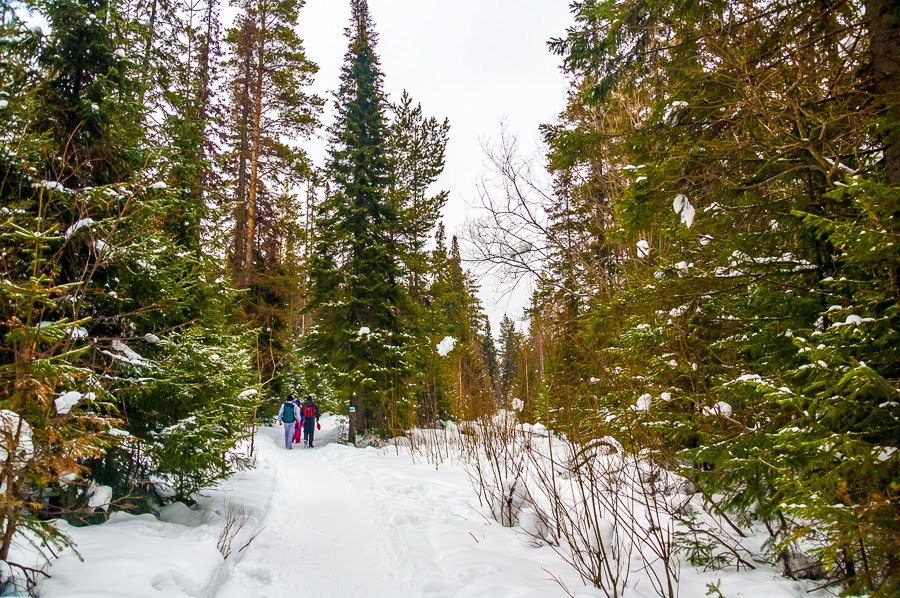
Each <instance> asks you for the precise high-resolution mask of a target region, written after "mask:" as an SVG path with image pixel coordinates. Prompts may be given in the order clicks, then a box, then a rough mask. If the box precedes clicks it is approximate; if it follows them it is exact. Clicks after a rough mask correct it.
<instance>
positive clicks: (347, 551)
mask: <svg viewBox="0 0 900 598" xmlns="http://www.w3.org/2000/svg"><path fill="white" fill-rule="evenodd" d="M337 422H338V420H337V418H334V417H332V416H323V418H322V427H323V429H322V431H321V432H320V433H319V434H318V435H317V436H318V438H317V441H316V446H317V448H316V449H303V448H301V447H295V448H294V450H291V451H287V450H285V449H284V446H283V438H284V433H283V429H282V428H279V427H277V426H276V427H271V426H263V427H261V428H259V430H258V433H257V436H256V453H255V454H256V466H255V467H254V468H252V469H248V470H245V471H241V472H238V473H237V474H235V475H234V476H232V477H231V478H229V479H227V480H224V481H223V482H222V483H221V484H219V485H217V486H215V487H212V488H208V489H206V490H205V491H204V492H202V493H199V494H196V495H194V498H195V503H194V504H192V505H191V506H190V507H189V506H187V505H185V504H182V503H172V504H170V505H168V506H166V507H164V508H163V509H161V510H160V512H159V515H158V518H157V517H154V515H152V514H143V515H129V514H127V513H113V514H112V515H110V518H109V521H108V522H107V523H105V524H103V525H96V526H89V527H83V528H76V527H72V526H70V525H68V524H65V523H63V522H61V523H59V526H60V528H61V529H62V530H63V531H65V532H66V533H68V534H70V535H71V536H72V538H73V539H74V540H75V541H76V542H77V544H78V549H79V551H80V553H81V555H82V556H83V560H82V559H81V558H79V557H78V555H76V554H75V553H74V552H73V551H65V552H64V553H63V554H62V555H61V557H60V559H59V560H57V561H55V562H54V563H53V567H52V570H51V573H52V577H51V578H50V579H47V580H45V582H44V583H43V584H42V586H41V589H40V595H41V596H42V597H50V598H99V597H109V598H113V597H115V598H121V597H126V596H127V597H128V598H289V597H291V598H293V597H295V596H303V597H306V596H310V597H316V598H320V597H321V598H345V597H346V598H349V597H357V596H365V597H366V598H395V597H396V598H485V597H489V598H538V597H539V598H552V597H557V596H559V597H560V598H564V597H566V598H567V597H569V596H577V597H578V598H599V597H601V596H603V595H604V593H603V591H602V590H598V589H596V588H592V587H586V586H585V585H584V583H583V581H582V580H581V578H580V577H579V576H578V574H577V572H575V571H574V569H572V568H571V567H570V566H569V565H568V564H567V563H566V562H565V561H564V559H563V557H561V556H560V555H559V554H557V553H556V551H555V550H554V549H553V548H551V547H549V546H546V545H541V546H535V545H534V544H533V543H532V542H531V541H530V538H528V537H527V536H525V535H524V533H523V532H522V530H521V528H504V527H502V526H500V525H498V524H497V523H496V521H493V519H492V518H491V511H490V509H489V508H488V507H487V506H486V505H481V504H479V501H478V498H477V496H476V494H475V493H474V492H473V488H472V485H471V481H470V479H469V475H468V473H467V471H466V467H465V465H464V464H463V463H461V462H460V461H459V460H458V459H457V458H455V457H453V458H450V457H448V459H447V460H446V461H444V462H442V463H441V464H440V465H438V466H435V465H434V464H429V463H427V462H425V460H424V459H423V458H421V456H419V457H417V458H411V457H412V456H413V455H412V454H411V453H410V451H409V450H408V449H407V448H396V447H387V448H384V449H375V448H367V449H357V448H353V447H350V446H345V445H341V444H339V443H336V442H334V440H335V439H337V437H338V430H337V429H335V426H336V425H337ZM235 512H243V513H244V514H245V515H246V516H247V524H246V525H245V526H244V527H243V528H242V529H241V530H240V532H239V533H238V534H237V536H236V537H235V538H234V540H233V541H232V542H231V544H230V546H231V551H230V556H228V557H227V558H226V557H225V556H223V555H224V554H228V553H229V551H228V550H224V549H223V550H222V551H221V552H220V546H219V545H220V543H221V537H222V536H221V533H222V530H223V528H225V523H226V521H227V520H228V517H229V514H230V513H231V514H233V513H235ZM253 534H257V535H256V537H255V538H254V539H253V541H252V542H251V543H250V544H249V545H247V547H246V548H245V549H243V550H241V547H242V546H244V545H245V544H247V541H248V539H250V538H251V537H253ZM682 574H684V578H683V579H682V581H681V588H680V589H681V592H680V595H681V596H684V597H690V598H693V597H694V596H703V595H705V594H707V584H708V583H713V584H719V583H720V584H721V587H720V589H721V591H722V593H723V594H724V595H726V596H729V597H732V598H798V597H800V596H819V597H820V598H824V597H825V596H826V593H825V592H824V590H823V591H821V592H818V593H814V594H812V595H811V594H809V592H808V590H809V589H810V587H809V586H808V585H804V584H801V583H800V582H795V581H791V580H785V579H783V578H780V577H779V575H778V572H777V571H775V570H774V569H771V568H770V569H767V568H765V567H760V568H759V569H757V570H754V571H742V572H735V571H700V570H694V569H692V568H690V569H689V568H688V567H687V565H685V566H684V568H683V569H682ZM633 575H634V578H635V579H636V580H637V581H635V582H634V584H633V585H632V587H631V588H630V589H629V591H628V594H627V595H628V597H629V598H655V596H656V593H655V592H654V591H653V587H652V586H651V584H650V583H649V581H647V579H646V578H639V576H640V571H637V570H636V571H634V572H633ZM639 582H640V584H639V585H638V583H639Z"/></svg>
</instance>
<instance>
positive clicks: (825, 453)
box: [517, 0, 900, 596]
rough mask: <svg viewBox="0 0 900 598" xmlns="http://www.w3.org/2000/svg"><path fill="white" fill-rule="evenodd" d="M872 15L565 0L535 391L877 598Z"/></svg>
mask: <svg viewBox="0 0 900 598" xmlns="http://www.w3.org/2000/svg"><path fill="white" fill-rule="evenodd" d="M869 8H871V7H867V9H866V14H868V13H869V12H870V11H869ZM876 8H877V7H876ZM873 10H874V12H872V13H871V14H869V17H868V18H869V19H870V20H869V21H866V20H864V19H863V18H862V15H863V14H864V11H863V6H862V5H861V4H860V3H858V2H837V3H830V4H828V5H827V6H825V5H822V4H821V3H817V2H792V3H785V2H776V3H774V4H773V3H770V2H744V3H721V2H713V3H683V2H630V1H626V2H613V1H611V0H609V1H607V0H585V1H580V2H575V3H573V5H572V11H573V15H574V19H575V25H574V26H573V27H572V28H570V29H569V30H568V32H567V35H566V36H565V37H564V38H563V39H559V40H555V41H553V42H551V44H550V47H551V49H552V50H553V51H554V52H556V53H557V54H559V55H560V56H561V57H562V59H563V64H564V68H565V69H566V70H567V72H569V73H570V75H571V76H572V80H573V89H572V92H573V93H572V94H571V95H570V103H569V105H568V107H567V109H566V111H565V112H564V113H563V114H562V115H561V118H560V122H559V123H558V124H554V125H549V126H546V127H544V129H543V130H544V133H545V138H546V140H547V142H548V144H549V147H550V151H549V156H548V157H549V164H550V167H551V169H552V171H553V174H554V183H555V189H554V191H555V193H554V195H553V197H552V199H551V200H550V201H548V205H546V206H544V209H546V211H547V214H548V216H549V226H548V228H547V236H546V239H545V241H546V248H545V249H543V255H545V256H548V257H547V259H546V261H545V263H544V269H543V270H542V271H541V276H542V277H543V279H542V284H541V285H540V287H539V289H538V293H537V294H536V295H535V299H534V304H533V307H532V309H531V312H530V317H531V328H530V330H529V336H528V338H527V339H526V340H525V352H526V353H531V354H533V355H535V358H534V359H533V361H526V362H525V368H526V369H527V370H528V371H529V373H528V374H526V377H525V381H527V383H528V387H529V388H536V387H539V386H540V385H543V386H544V388H543V389H541V390H540V391H539V392H541V393H543V392H547V393H548V394H547V396H548V400H549V403H550V406H549V410H550V412H552V413H553V416H552V417H551V418H550V419H548V421H549V422H550V423H551V424H553V425H554V426H555V427H557V428H558V429H561V430H563V431H565V432H566V433H567V434H568V435H569V436H570V438H578V437H580V438H596V437H598V436H602V435H607V434H611V435H614V436H617V437H618V438H619V439H620V440H621V441H622V443H623V444H624V445H626V446H627V447H629V448H630V449H631V450H634V451H640V452H641V454H642V455H644V456H652V458H653V459H655V460H656V461H658V462H659V463H662V464H665V465H667V466H669V467H672V468H676V469H680V471H681V473H683V474H684V475H685V476H687V477H690V478H691V479H693V480H694V481H695V482H696V483H697V484H698V486H699V487H700V488H701V489H702V490H703V492H704V495H705V496H708V497H715V499H716V506H717V508H721V509H723V510H724V511H725V512H728V513H729V514H730V515H732V516H734V515H736V519H737V521H739V522H742V523H749V522H750V521H751V520H759V519H762V520H764V521H765V522H766V523H767V524H768V525H769V526H770V529H771V530H772V538H771V542H770V545H771V546H772V547H773V548H775V549H778V550H787V549H788V548H789V547H790V546H792V545H793V544H795V543H797V542H802V543H804V545H805V546H811V547H814V550H815V551H816V552H817V553H818V555H819V556H820V558H821V559H822V562H823V564H824V566H825V567H826V568H827V569H829V570H830V572H831V575H832V576H833V577H834V578H835V579H840V580H841V581H842V582H843V583H844V586H845V588H846V591H848V592H868V593H870V594H872V595H879V596H880V595H884V596H888V595H891V594H892V592H894V593H895V590H896V588H897V584H898V581H897V579H898V577H897V576H898V569H897V566H896V563H897V552H896V548H895V547H896V546H897V538H898V537H900V536H898V524H897V521H898V520H897V510H896V506H897V501H898V495H897V485H896V481H895V480H896V479H897V473H898V472H897V457H896V447H895V446H894V445H895V444H896V438H898V437H900V430H898V428H897V421H898V419H897V418H898V412H897V405H898V401H897V393H898V388H897V384H896V380H897V379H898V371H897V363H896V361H897V360H896V354H897V349H896V347H897V342H896V335H897V332H896V330H897V322H896V321H895V319H896V303H897V282H896V281H897V272H898V270H897V264H898V261H900V260H898V257H900V255H898V253H897V232H898V231H897V230H896V219H897V211H898V209H900V207H898V206H900V196H898V194H897V189H896V186H891V185H886V184H884V183H883V180H884V179H885V178H887V177H890V173H891V172H893V171H894V170H895V167H896V159H895V157H894V154H895V153H896V152H895V147H894V146H892V145H891V142H890V137H889V135H887V134H886V133H884V130H883V128H882V126H883V122H884V120H885V118H889V117H890V114H892V113H893V112H892V111H895V108H893V107H888V106H886V104H885V101H884V97H881V96H879V95H878V94H879V93H881V92H879V91H878V90H879V89H884V86H881V87H878V86H877V85H876V86H870V85H869V82H870V79H868V76H869V75H868V74H867V73H870V72H871V69H877V68H879V67H878V65H877V64H874V63H873V62H871V61H872V60H874V59H873V58H872V57H873V56H874V55H875V54H874V53H873V54H870V53H867V51H866V49H865V48H866V47H867V43H868V42H871V41H872V38H871V35H872V31H874V30H876V28H877V27H878V26H880V25H881V24H883V23H880V22H879V21H878V19H881V18H883V15H882V14H881V13H879V12H878V10H875V9H873ZM885 39H886V38H883V39H880V40H876V41H877V43H878V44H880V45H882V46H883V45H884V42H885ZM850 40H853V41H852V42H851V41H850ZM873 43H874V42H873ZM873 50H879V51H882V52H883V51H884V50H885V48H884V47H881V48H880V49H879V48H873ZM884 76H886V75H884ZM882 82H883V81H882ZM894 83H895V82H894ZM879 85H880V83H879ZM894 106H896V103H894ZM892 169H894V170H892ZM573 241H574V242H573ZM528 376H534V377H535V378H536V383H535V384H532V381H531V379H530V378H529V377H528ZM521 388H522V384H519V388H518V389H517V390H518V392H520V393H521ZM526 415H527V416H529V417H534V418H535V419H537V415H536V414H533V413H526ZM697 548H698V550H700V552H703V550H706V548H704V547H702V546H698V547H697Z"/></svg>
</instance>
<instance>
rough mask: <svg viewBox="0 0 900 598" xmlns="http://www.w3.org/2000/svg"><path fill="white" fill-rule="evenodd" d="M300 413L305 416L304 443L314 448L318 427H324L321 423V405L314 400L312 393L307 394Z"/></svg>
mask: <svg viewBox="0 0 900 598" xmlns="http://www.w3.org/2000/svg"><path fill="white" fill-rule="evenodd" d="M300 414H301V416H302V417H303V445H304V446H306V447H309V448H312V445H313V436H315V434H316V429H321V428H322V426H320V425H319V406H318V405H316V403H315V401H313V396H312V395H306V402H305V403H303V407H301V408H300Z"/></svg>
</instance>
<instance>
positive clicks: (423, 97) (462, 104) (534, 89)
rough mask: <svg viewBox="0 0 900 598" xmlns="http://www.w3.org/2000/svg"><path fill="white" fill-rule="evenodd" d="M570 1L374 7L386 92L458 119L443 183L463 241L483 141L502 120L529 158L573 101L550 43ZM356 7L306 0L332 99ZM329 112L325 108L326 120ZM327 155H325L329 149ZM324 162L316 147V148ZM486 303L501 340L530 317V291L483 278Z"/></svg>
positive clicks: (304, 21)
mask: <svg viewBox="0 0 900 598" xmlns="http://www.w3.org/2000/svg"><path fill="white" fill-rule="evenodd" d="M568 5H569V0H369V10H370V12H371V15H372V18H373V20H374V21H375V29H376V31H377V32H378V35H379V43H378V47H377V52H378V55H379V56H380V58H381V67H382V71H383V72H384V75H385V80H384V83H385V90H386V91H387V93H388V95H389V96H390V98H391V99H392V100H396V99H398V98H399V97H400V94H402V93H403V90H404V89H406V90H407V91H409V93H410V95H411V96H412V98H413V100H415V101H417V102H421V104H422V108H423V110H424V111H425V113H426V114H427V115H428V116H435V117H438V118H444V117H447V118H449V119H450V143H449V145H448V148H447V166H446V169H445V171H444V174H443V176H442V177H441V179H440V180H439V181H438V185H439V188H441V189H447V190H448V191H449V192H450V201H449V202H448V204H447V207H446V208H445V210H444V223H445V225H446V226H447V231H448V236H449V235H452V234H457V235H459V236H462V233H463V225H464V222H465V219H466V211H467V209H468V203H467V202H471V201H472V200H473V199H474V198H475V197H476V196H477V193H476V188H475V182H476V180H477V179H478V177H479V176H480V175H481V173H482V172H484V170H485V166H484V155H483V152H482V150H481V145H480V141H481V140H490V139H495V138H497V137H498V136H499V131H500V121H501V120H505V121H506V124H507V127H508V129H509V130H510V131H511V132H513V133H516V134H517V135H518V138H519V141H520V145H521V146H522V149H523V150H525V151H526V152H528V153H530V152H531V151H533V150H535V149H536V147H537V145H538V143H539V139H540V138H539V134H538V126H539V125H540V124H542V123H548V122H552V121H553V120H554V119H555V118H556V115H557V114H558V113H559V112H560V111H561V110H562V108H563V106H564V102H565V92H566V81H565V78H564V76H563V75H562V73H561V72H560V70H559V67H558V64H559V61H558V58H557V57H556V56H553V55H551V54H550V52H549V51H548V50H547V45H546V42H547V41H548V40H549V39H550V38H552V37H561V36H562V35H563V34H564V32H565V29H566V27H567V26H568V25H569V24H570V22H571V20H570V15H569V10H568ZM349 20H350V3H349V0H306V5H305V6H304V8H303V9H302V10H301V12H300V35H301V37H302V38H303V41H304V45H305V48H306V52H307V56H308V57H309V58H310V59H311V60H313V61H314V62H316V63H317V64H318V65H319V69H320V70H319V73H318V75H317V77H316V83H315V85H314V88H313V89H314V91H315V92H316V93H318V94H320V95H322V96H324V97H327V98H329V100H330V99H331V97H332V96H331V92H332V91H334V90H335V89H337V86H338V77H339V74H340V67H341V64H342V62H343V58H344V53H345V52H346V49H347V40H346V38H345V37H344V28H345V27H347V25H348V23H349ZM328 112H330V106H329V109H327V110H326V118H327V114H328ZM317 145H319V148H318V151H321V149H320V148H321V145H320V144H317ZM312 153H313V155H314V157H316V158H318V156H316V149H315V148H313V152H312ZM481 286H482V291H481V299H482V302H483V304H484V307H485V310H486V311H487V313H488V315H489V316H490V318H491V323H492V327H493V331H494V333H495V334H496V333H497V328H498V324H499V321H500V319H501V318H502V317H503V314H504V313H507V312H508V313H509V314H510V316H511V317H513V318H519V317H521V315H522V307H523V306H524V305H525V304H526V303H527V301H528V298H529V297H528V292H529V291H528V290H527V289H521V288H520V289H518V290H517V291H516V292H515V293H512V294H511V295H510V294H508V293H506V294H505V293H504V289H498V288H496V285H494V284H491V281H490V280H482V281H481Z"/></svg>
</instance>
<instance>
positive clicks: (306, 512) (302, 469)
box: [215, 427, 402, 598]
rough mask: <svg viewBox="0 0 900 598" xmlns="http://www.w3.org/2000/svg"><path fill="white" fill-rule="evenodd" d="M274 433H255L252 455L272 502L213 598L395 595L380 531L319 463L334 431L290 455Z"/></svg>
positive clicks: (325, 462)
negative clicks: (267, 480) (268, 474)
mask: <svg viewBox="0 0 900 598" xmlns="http://www.w3.org/2000/svg"><path fill="white" fill-rule="evenodd" d="M282 430H283V429H282V428H279V427H275V428H268V429H262V430H260V434H259V436H258V440H259V443H260V446H259V450H260V458H262V459H265V460H267V461H268V462H269V463H271V466H272V468H273V471H274V477H275V480H274V488H273V494H272V501H271V503H270V506H269V509H268V512H267V513H266V516H265V518H264V520H263V522H262V526H263V527H262V531H261V532H260V534H259V535H258V536H257V537H256V539H255V540H254V541H253V542H252V543H251V544H250V546H248V547H247V548H246V549H245V550H244V551H243V554H242V555H241V558H240V561H239V562H238V563H237V564H236V566H235V568H234V573H233V574H232V575H231V577H230V578H229V579H228V580H227V581H226V582H225V583H224V584H223V585H222V586H221V587H220V588H219V591H218V592H217V593H216V594H215V596H216V597H217V598H246V597H247V596H253V597H254V598H266V597H272V598H275V597H283V596H291V595H300V594H303V595H307V594H311V595H318V596H329V597H335V598H339V597H343V596H347V597H350V596H362V595H366V596H373V597H378V596H385V597H386V596H397V595H402V590H401V589H400V588H399V587H398V586H397V580H396V579H395V577H396V575H395V573H394V572H395V571H396V570H397V567H396V559H395V558H392V557H394V556H395V555H396V551H394V550H393V549H392V546H391V545H390V544H389V543H386V542H385V539H386V538H387V537H388V536H387V534H386V533H385V530H384V529H381V528H380V527H379V526H378V525H377V524H376V519H375V518H374V517H373V514H372V513H371V512H370V511H369V509H368V508H367V506H366V505H365V504H364V502H363V495H362V494H360V493H359V492H356V491H354V489H353V488H352V487H351V484H350V483H349V481H348V478H347V477H345V476H344V475H343V474H342V473H341V472H340V471H338V470H337V469H336V468H335V466H334V464H332V463H331V462H330V461H329V459H328V458H327V454H328V452H329V451H333V450H340V448H342V447H339V446H333V447H331V449H329V451H326V450H324V449H325V447H327V446H328V445H329V444H330V443H331V442H332V441H333V440H334V439H335V438H337V433H338V431H337V429H334V430H323V431H322V432H324V433H322V432H320V433H319V434H320V436H319V437H318V438H317V441H316V445H317V448H315V449H304V448H303V447H302V446H300V445H295V446H294V449H293V450H292V451H286V450H284V447H283V446H281V444H282V443H283V431H282ZM398 592H400V593H398Z"/></svg>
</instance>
